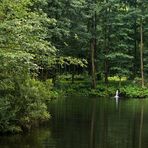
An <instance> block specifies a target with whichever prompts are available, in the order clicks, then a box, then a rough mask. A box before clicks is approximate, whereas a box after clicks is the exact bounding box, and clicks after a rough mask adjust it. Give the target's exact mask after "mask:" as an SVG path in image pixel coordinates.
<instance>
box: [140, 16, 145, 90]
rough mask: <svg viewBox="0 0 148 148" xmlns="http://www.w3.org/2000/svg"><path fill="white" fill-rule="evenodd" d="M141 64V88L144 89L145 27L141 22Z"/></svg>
mask: <svg viewBox="0 0 148 148" xmlns="http://www.w3.org/2000/svg"><path fill="white" fill-rule="evenodd" d="M140 62H141V86H142V88H143V87H144V64H143V25H142V18H141V21H140Z"/></svg>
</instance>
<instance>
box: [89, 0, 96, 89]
mask: <svg viewBox="0 0 148 148" xmlns="http://www.w3.org/2000/svg"><path fill="white" fill-rule="evenodd" d="M94 3H95V4H96V0H94ZM91 24H92V27H91V35H92V38H91V42H90V52H91V76H92V88H93V89H95V88H96V66H95V53H96V12H95V14H94V16H93V17H92V22H91Z"/></svg>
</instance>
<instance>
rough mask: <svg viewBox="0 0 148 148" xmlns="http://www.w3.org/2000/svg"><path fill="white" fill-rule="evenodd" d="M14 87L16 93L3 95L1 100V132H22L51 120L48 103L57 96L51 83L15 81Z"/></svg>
mask: <svg viewBox="0 0 148 148" xmlns="http://www.w3.org/2000/svg"><path fill="white" fill-rule="evenodd" d="M1 86H2V85H1ZM13 86H14V87H12V88H11V89H12V90H13V92H14V93H13V94H9V93H7V94H5V95H4V94H3V96H1V99H0V132H20V131H22V130H24V129H30V127H31V126H32V125H33V124H35V123H37V122H41V121H44V120H47V119H49V117H50V115H49V113H48V111H47V106H46V101H50V99H51V97H53V96H54V95H55V94H54V93H53V92H52V83H51V82H50V81H46V82H45V83H43V82H40V81H38V80H35V79H26V80H25V81H24V82H23V83H19V82H17V81H15V82H14V85H13ZM8 87H9V86H8ZM5 89H6V87H5ZM6 90H7V89H6ZM51 92H52V93H51Z"/></svg>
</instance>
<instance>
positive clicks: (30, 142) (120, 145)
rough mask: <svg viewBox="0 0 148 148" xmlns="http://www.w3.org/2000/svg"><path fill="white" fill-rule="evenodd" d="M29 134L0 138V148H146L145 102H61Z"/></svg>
mask: <svg viewBox="0 0 148 148" xmlns="http://www.w3.org/2000/svg"><path fill="white" fill-rule="evenodd" d="M49 111H50V112H51V115H52V118H51V120H50V121H49V122H48V123H46V124H45V125H43V126H42V127H40V128H38V129H33V130H32V131H31V132H30V133H28V134H24V135H15V136H1V137H0V148H148V100H136V99H131V100H120V101H119V102H116V100H114V99H99V98H72V97H71V98H63V99H58V100H54V101H52V103H51V104H50V105H49Z"/></svg>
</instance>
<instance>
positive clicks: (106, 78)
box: [105, 0, 109, 84]
mask: <svg viewBox="0 0 148 148" xmlns="http://www.w3.org/2000/svg"><path fill="white" fill-rule="evenodd" d="M106 3H108V0H106ZM107 9H108V8H106V14H105V15H106V16H105V23H106V24H105V55H107V54H108V51H109V28H108V26H107V25H108V18H107V14H108V10H107ZM108 64H109V61H108V59H107V58H105V83H106V84H108Z"/></svg>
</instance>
